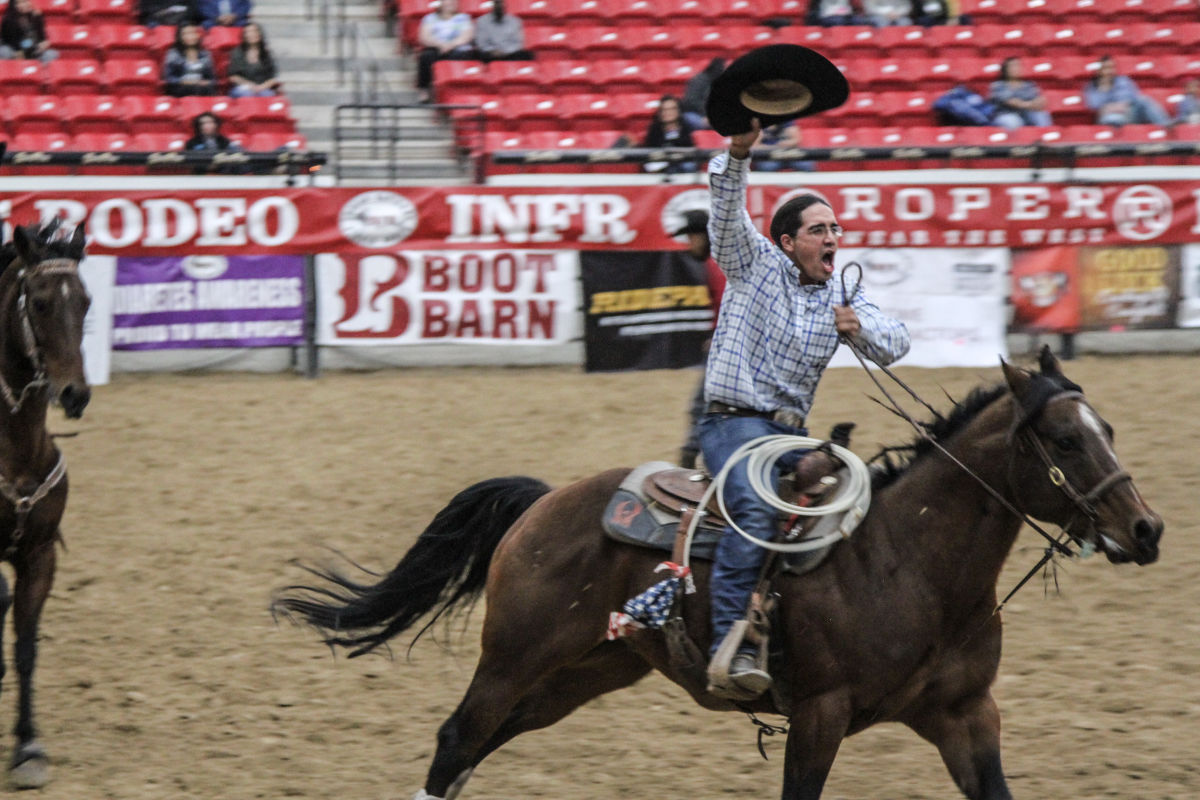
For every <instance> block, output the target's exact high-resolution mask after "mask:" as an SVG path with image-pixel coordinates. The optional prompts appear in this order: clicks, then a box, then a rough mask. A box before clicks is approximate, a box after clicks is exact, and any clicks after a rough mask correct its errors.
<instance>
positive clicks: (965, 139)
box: [958, 126, 1033, 145]
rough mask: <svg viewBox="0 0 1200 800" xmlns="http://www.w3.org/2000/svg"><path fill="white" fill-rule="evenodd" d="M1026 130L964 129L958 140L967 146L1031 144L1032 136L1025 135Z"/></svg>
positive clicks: (989, 127)
mask: <svg viewBox="0 0 1200 800" xmlns="http://www.w3.org/2000/svg"><path fill="white" fill-rule="evenodd" d="M1025 130H1026V129H1025V128H1017V129H1015V130H1009V129H1008V128H997V127H991V126H982V127H978V128H971V127H964V128H961V129H960V130H959V134H958V140H959V142H960V143H961V144H966V145H1005V144H1009V145H1012V144H1029V143H1030V142H1032V141H1033V139H1032V134H1030V133H1027V132H1025V133H1023V131H1025Z"/></svg>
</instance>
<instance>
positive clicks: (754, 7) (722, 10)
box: [668, 0, 764, 27]
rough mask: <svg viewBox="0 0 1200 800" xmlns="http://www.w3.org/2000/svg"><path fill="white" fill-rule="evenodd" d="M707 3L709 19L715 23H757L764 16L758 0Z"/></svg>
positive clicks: (716, 0)
mask: <svg viewBox="0 0 1200 800" xmlns="http://www.w3.org/2000/svg"><path fill="white" fill-rule="evenodd" d="M705 5H706V6H707V7H708V8H707V11H708V16H707V19H708V21H709V23H710V24H713V25H728V26H730V27H735V26H746V25H757V24H759V23H760V22H762V20H763V18H764V15H763V13H762V7H761V4H760V3H759V2H758V0H707V2H706V3H705ZM669 21H670V20H668V22H669Z"/></svg>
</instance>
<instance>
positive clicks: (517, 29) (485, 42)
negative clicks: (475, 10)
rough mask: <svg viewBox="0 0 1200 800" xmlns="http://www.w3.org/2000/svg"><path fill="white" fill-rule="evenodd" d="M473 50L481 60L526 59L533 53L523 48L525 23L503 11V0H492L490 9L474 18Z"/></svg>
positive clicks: (531, 56)
mask: <svg viewBox="0 0 1200 800" xmlns="http://www.w3.org/2000/svg"><path fill="white" fill-rule="evenodd" d="M475 51H476V52H477V53H478V54H479V58H480V60H482V61H527V60H529V59H531V58H533V53H531V52H529V51H528V50H526V49H525V25H524V23H522V22H521V18H520V17H518V16H516V15H514V14H508V13H505V10H504V0H493V1H492V10H491V11H490V12H488V13H487V14H483V15H482V16H480V17H479V18H478V19H476V20H475Z"/></svg>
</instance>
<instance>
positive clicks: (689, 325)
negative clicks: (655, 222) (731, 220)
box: [579, 251, 714, 372]
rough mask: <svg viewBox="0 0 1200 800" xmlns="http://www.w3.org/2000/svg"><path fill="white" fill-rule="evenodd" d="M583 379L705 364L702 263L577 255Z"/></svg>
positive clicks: (660, 256)
mask: <svg viewBox="0 0 1200 800" xmlns="http://www.w3.org/2000/svg"><path fill="white" fill-rule="evenodd" d="M579 258H580V268H581V271H582V273H583V295H584V308H585V309H586V316H585V329H584V351H585V362H584V366H585V368H586V369H587V371H588V372H611V371H614V370H629V369H672V368H678V367H691V366H695V365H697V364H702V363H704V358H705V355H704V343H705V342H706V341H707V340H708V338H709V336H710V335H711V334H712V328H713V321H714V320H713V308H712V296H711V295H710V294H709V291H708V285H707V282H706V273H705V266H704V262H702V261H697V260H696V259H694V258H692V257H691V256H689V255H688V254H687V253H685V252H683V251H675V252H666V253H664V252H636V251H635V252H626V253H614V252H599V251H584V252H581V253H580V254H579Z"/></svg>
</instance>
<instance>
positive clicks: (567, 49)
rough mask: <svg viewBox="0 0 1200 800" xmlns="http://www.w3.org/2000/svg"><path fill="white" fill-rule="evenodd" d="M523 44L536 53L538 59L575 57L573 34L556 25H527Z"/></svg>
mask: <svg viewBox="0 0 1200 800" xmlns="http://www.w3.org/2000/svg"><path fill="white" fill-rule="evenodd" d="M525 46H526V47H527V48H529V49H530V50H532V51H533V52H535V53H537V55H538V58H539V59H546V60H548V59H552V58H574V57H575V39H574V36H573V35H572V34H569V33H568V31H567V29H566V28H564V27H560V26H558V25H527V26H526V27H525Z"/></svg>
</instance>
